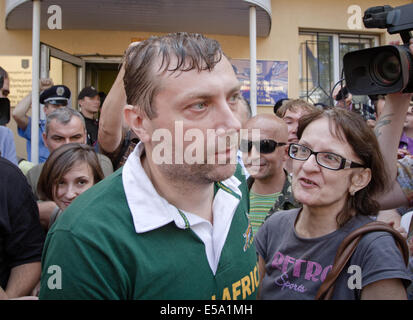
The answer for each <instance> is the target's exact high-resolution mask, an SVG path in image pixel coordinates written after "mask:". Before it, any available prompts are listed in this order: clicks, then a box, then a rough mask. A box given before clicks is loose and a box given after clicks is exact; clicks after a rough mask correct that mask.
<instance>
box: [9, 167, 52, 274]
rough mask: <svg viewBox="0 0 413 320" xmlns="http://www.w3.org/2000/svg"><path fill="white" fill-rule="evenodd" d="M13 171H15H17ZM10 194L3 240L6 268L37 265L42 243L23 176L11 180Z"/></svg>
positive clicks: (42, 233)
mask: <svg viewBox="0 0 413 320" xmlns="http://www.w3.org/2000/svg"><path fill="white" fill-rule="evenodd" d="M16 170H18V169H17V167H16ZM10 179H12V180H11V181H10V183H9V185H10V190H11V192H8V199H7V210H8V221H7V222H6V224H4V225H6V226H7V230H8V231H7V232H6V236H5V246H4V248H5V252H6V254H7V255H8V257H9V259H8V261H9V267H10V268H13V267H15V266H18V265H22V264H26V263H30V262H36V261H40V259H41V255H42V249H43V244H44V239H45V234H44V231H43V229H42V227H41V225H40V220H39V211H38V207H37V204H36V201H35V200H34V196H33V194H32V192H31V189H30V187H29V185H28V184H27V182H26V179H25V177H24V176H23V174H21V173H20V172H19V174H16V175H13V176H10Z"/></svg>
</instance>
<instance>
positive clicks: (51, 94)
mask: <svg viewBox="0 0 413 320" xmlns="http://www.w3.org/2000/svg"><path fill="white" fill-rule="evenodd" d="M69 99H70V90H69V88H68V87H66V86H64V85H58V86H53V87H51V88H49V89H47V90H45V91H43V92H42V94H41V95H40V103H41V104H46V103H50V104H56V105H63V106H66V105H67V102H68V101H69Z"/></svg>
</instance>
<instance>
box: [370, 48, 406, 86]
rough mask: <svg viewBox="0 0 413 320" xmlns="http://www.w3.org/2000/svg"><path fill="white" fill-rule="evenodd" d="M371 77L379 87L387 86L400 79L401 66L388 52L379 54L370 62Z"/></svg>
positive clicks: (392, 54) (395, 57)
mask: <svg viewBox="0 0 413 320" xmlns="http://www.w3.org/2000/svg"><path fill="white" fill-rule="evenodd" d="M372 71H373V76H374V77H375V79H376V81H378V82H379V84H380V85H383V86H389V85H392V84H394V83H395V82H396V81H397V80H399V79H400V75H401V65H400V60H399V58H398V57H397V56H396V55H395V54H394V53H393V52H389V51H384V52H380V53H379V54H378V55H377V56H376V57H375V58H374V59H373V62H372Z"/></svg>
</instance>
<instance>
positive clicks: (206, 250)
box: [40, 33, 259, 299]
mask: <svg viewBox="0 0 413 320" xmlns="http://www.w3.org/2000/svg"><path fill="white" fill-rule="evenodd" d="M124 67H125V75H124V78H123V79H124V87H125V92H126V96H127V104H128V105H127V106H126V107H125V110H124V117H125V121H126V123H127V124H128V126H129V127H130V128H131V130H133V131H134V132H135V133H136V134H137V135H138V137H139V139H140V141H141V142H140V143H139V144H138V145H137V147H136V148H135V150H134V151H133V152H132V153H131V154H130V155H129V157H128V159H127V161H126V163H125V165H124V166H123V167H122V168H121V169H119V170H118V171H116V172H115V173H114V174H112V175H111V176H110V177H108V178H106V179H104V180H103V181H101V183H98V184H97V185H95V186H94V187H92V188H91V189H89V190H88V191H87V192H85V193H83V194H82V195H81V196H79V197H78V198H77V199H76V201H74V202H73V203H72V205H71V206H69V208H67V209H66V211H65V212H64V213H63V214H62V216H61V217H60V218H59V219H58V220H57V222H56V223H55V224H54V226H53V227H52V229H51V230H50V231H49V234H48V237H47V240H46V243H45V248H44V255H43V258H42V280H41V289H40V299H255V298H256V293H257V290H258V285H259V280H258V279H259V277H258V270H257V264H256V263H257V258H256V251H255V247H254V244H253V237H252V232H251V227H250V224H249V221H248V207H249V199H248V195H247V187H246V183H245V178H244V177H243V175H242V174H241V167H240V166H239V165H238V166H237V161H236V150H237V149H238V132H239V130H240V123H239V121H238V120H237V118H236V117H235V116H234V112H235V111H236V110H237V108H238V106H239V104H240V97H241V95H240V84H239V82H238V80H237V78H236V77H235V74H234V71H233V69H232V66H231V64H230V62H229V61H228V59H227V58H226V57H225V55H224V54H223V52H222V49H221V47H220V45H219V44H218V42H216V41H215V40H211V39H208V38H206V37H204V36H202V35H199V34H187V33H177V34H169V35H166V36H162V37H151V38H149V39H148V40H145V41H142V42H140V43H139V44H137V45H134V46H131V47H130V48H129V49H128V50H127V52H126V53H125V62H124Z"/></svg>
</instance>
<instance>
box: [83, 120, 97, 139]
mask: <svg viewBox="0 0 413 320" xmlns="http://www.w3.org/2000/svg"><path fill="white" fill-rule="evenodd" d="M83 118H85V124H86V132H87V144H88V145H90V146H95V144H96V141H97V140H98V130H99V122H98V121H97V120H95V119H89V118H86V117H85V116H83Z"/></svg>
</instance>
